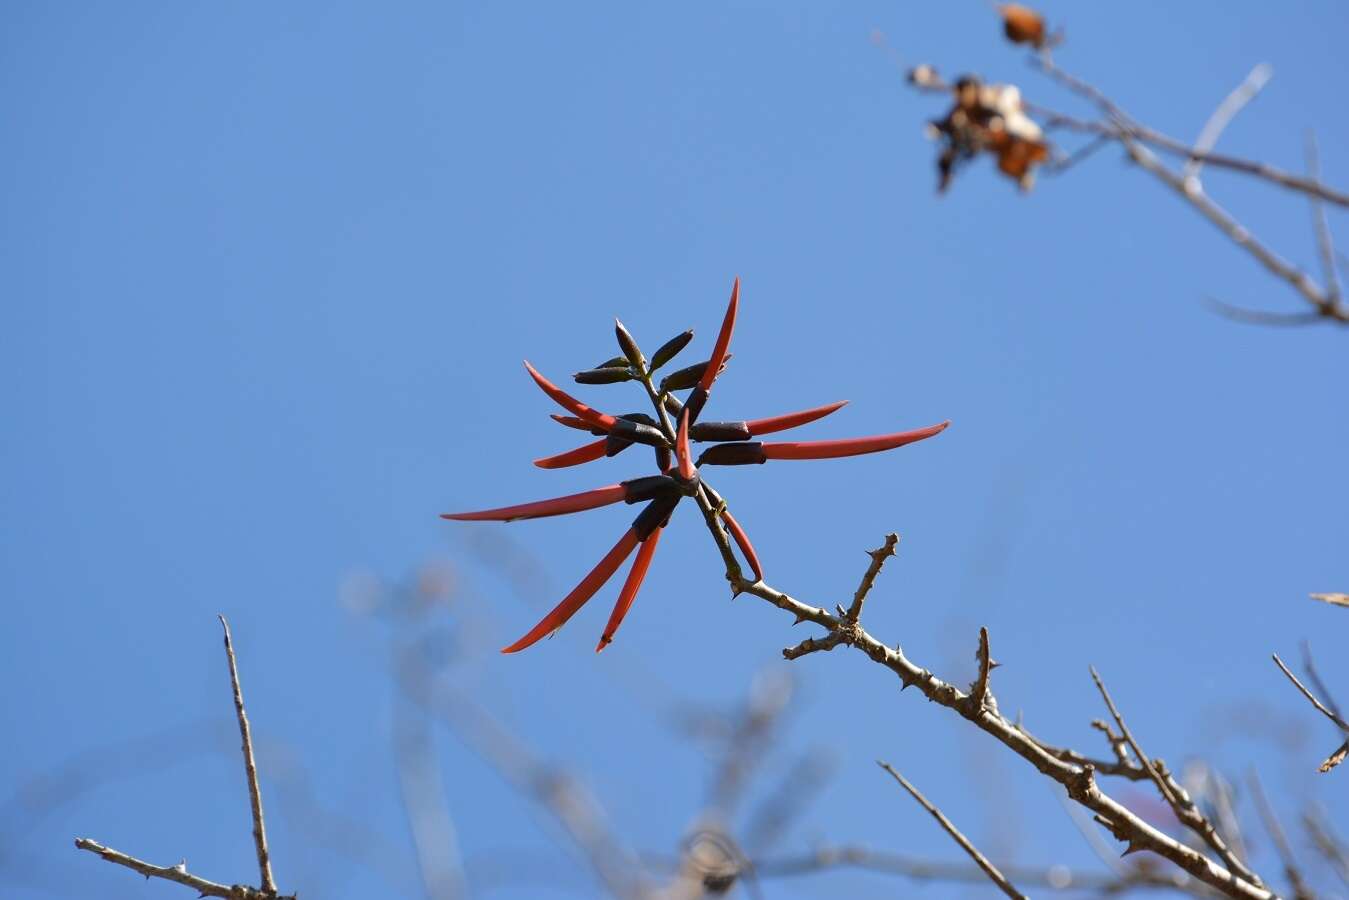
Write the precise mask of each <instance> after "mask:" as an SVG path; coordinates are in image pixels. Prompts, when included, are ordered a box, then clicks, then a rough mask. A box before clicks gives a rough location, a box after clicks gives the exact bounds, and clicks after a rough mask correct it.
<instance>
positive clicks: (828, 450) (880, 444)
mask: <svg viewBox="0 0 1349 900" xmlns="http://www.w3.org/2000/svg"><path fill="white" fill-rule="evenodd" d="M950 424H951V421H950V420H949V419H948V420H946V421H945V422H941V423H939V424H937V425H929V426H927V427H926V428H916V429H914V430H913V431H899V432H896V433H895V434H878V435H875V436H873V437H862V438H844V439H843V440H839V441H798V442H794V443H789V442H785V441H784V442H781V443H770V444H764V445H763V455H764V459H835V458H837V457H840V456H859V455H861V454H863V453H878V452H880V451H881V450H893V449H894V448H896V447H903V446H904V445H905V444H912V443H913V442H914V441H921V440H923V439H924V438H930V437H932V436H933V435H934V434H941V433H942V432H943V431H945V430H946V427H947V426H948V425H950Z"/></svg>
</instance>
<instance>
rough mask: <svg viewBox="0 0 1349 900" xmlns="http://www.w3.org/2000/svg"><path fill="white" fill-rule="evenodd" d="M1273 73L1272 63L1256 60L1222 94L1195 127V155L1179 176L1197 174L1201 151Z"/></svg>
mask: <svg viewBox="0 0 1349 900" xmlns="http://www.w3.org/2000/svg"><path fill="white" fill-rule="evenodd" d="M1273 75H1274V67H1273V66H1271V65H1269V64H1268V63H1260V64H1259V65H1257V66H1256V67H1255V68H1253V69H1251V71H1250V73H1249V74H1248V75H1247V76H1246V77H1245V78H1244V79H1243V80H1242V82H1241V84H1239V85H1237V86H1236V87H1235V88H1234V89H1233V90H1232V93H1230V94H1228V95H1227V96H1226V97H1225V98H1223V102H1222V103H1219V104H1218V108H1217V109H1215V110H1214V111H1213V115H1211V116H1209V118H1208V121H1207V122H1205V123H1204V127H1203V128H1202V129H1200V131H1199V137H1198V138H1197V139H1196V140H1195V142H1194V151H1193V152H1194V153H1195V154H1196V155H1195V156H1191V157H1190V159H1189V160H1188V161H1187V162H1186V163H1185V169H1184V171H1183V172H1182V173H1181V177H1182V178H1184V179H1185V180H1186V181H1187V182H1188V181H1191V180H1197V179H1198V178H1199V170H1200V169H1201V168H1202V167H1203V165H1204V159H1203V154H1206V153H1208V152H1209V151H1210V150H1212V149H1213V148H1214V146H1216V145H1217V143H1218V138H1219V137H1220V136H1221V135H1222V133H1223V130H1224V129H1225V128H1227V126H1228V125H1229V124H1230V123H1231V121H1232V120H1233V119H1234V118H1236V116H1237V113H1239V112H1241V110H1242V109H1244V108H1245V106H1246V104H1247V103H1250V102H1251V101H1252V100H1254V99H1255V96H1256V94H1259V93H1260V90H1261V89H1262V88H1263V87H1264V86H1265V84H1266V83H1267V82H1268V81H1269V79H1270V78H1271V77H1272V76H1273Z"/></svg>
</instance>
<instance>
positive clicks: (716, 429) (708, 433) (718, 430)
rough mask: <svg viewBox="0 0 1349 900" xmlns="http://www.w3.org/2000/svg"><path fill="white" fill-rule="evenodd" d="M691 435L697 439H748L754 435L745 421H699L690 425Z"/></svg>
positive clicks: (693, 438)
mask: <svg viewBox="0 0 1349 900" xmlns="http://www.w3.org/2000/svg"><path fill="white" fill-rule="evenodd" d="M689 437H690V438H691V439H692V440H695V441H747V440H749V439H750V438H751V437H753V435H752V434H750V432H749V425H748V424H746V423H744V422H698V423H696V424H694V425H691V426H689Z"/></svg>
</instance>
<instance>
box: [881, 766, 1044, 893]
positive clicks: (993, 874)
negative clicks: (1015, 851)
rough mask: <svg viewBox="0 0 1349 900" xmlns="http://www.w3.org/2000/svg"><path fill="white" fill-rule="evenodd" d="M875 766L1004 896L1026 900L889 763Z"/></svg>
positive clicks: (949, 821)
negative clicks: (878, 767)
mask: <svg viewBox="0 0 1349 900" xmlns="http://www.w3.org/2000/svg"><path fill="white" fill-rule="evenodd" d="M876 765H878V766H880V767H881V768H882V769H884V770H885V771H887V772H889V773H890V777H891V778H893V779H895V781H898V782H899V783H900V785H901V786H902V787H903V788H904V790H906V791H908V792H909V793H910V794H911V795H912V796H913V799H915V800H917V801H918V805H919V806H921V807H923V809H925V810H927V811H928V812H929V813H931V814H932V818H934V819H936V820H937V822H938V823H940V825H941V827H942V828H944V829H946V833H947V834H949V835H950V836H951V838H952V839H953V840H954V841H955V842H956V843H957V844H959V845H960V848H961V849H962V850H964V851H965V852H966V853H968V854H969V855H970V859H972V860H974V862H975V865H977V866H978V867H979V868H980V869H983V870H984V874H985V875H987V876H988V877H989V879H991V880H992V882H993V883H994V884H996V885H997V886H998V887H999V888H1000V889H1001V890H1002V892H1003V893H1004V894H1006V895H1007V896H1008V897H1011V898H1012V900H1026V895H1025V894H1023V893H1021V892H1020V891H1018V890H1017V889H1016V888H1015V887H1013V886H1012V883H1011V882H1010V881H1008V880H1007V879H1006V877H1004V876H1003V874H1002V873H1001V872H999V871H998V867H997V866H995V865H993V863H991V862H989V861H988V857H986V856H984V855H983V854H982V853H980V852H979V848H977V847H975V846H974V844H972V843H970V840H969V838H967V837H965V835H963V834H961V833H960V829H958V828H956V826H955V825H953V824H952V823H951V820H950V819H948V818H946V816H945V815H943V814H942V811H941V810H940V809H937V807H936V806H934V805H933V804H932V802H931V801H929V800H928V799H927V798H926V797H924V796H923V795H922V794H921V793H919V791H918V788H916V787H914V786H913V785H912V784H910V783H909V782H908V780H907V779H906V778H905V777H904V776H903V775H901V774H899V773H898V772H896V771H895V770H894V769H892V768H891V767H890V764H889V763H887V762H880V761H879V760H878V761H877V763H876Z"/></svg>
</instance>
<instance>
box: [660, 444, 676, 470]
mask: <svg viewBox="0 0 1349 900" xmlns="http://www.w3.org/2000/svg"><path fill="white" fill-rule="evenodd" d="M673 465H674V454H672V453H671V452H670V448H669V447H657V448H656V468H657V469H660V470H661V471H662V472H664V471H666V470H667V469H669V468H670V466H673Z"/></svg>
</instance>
